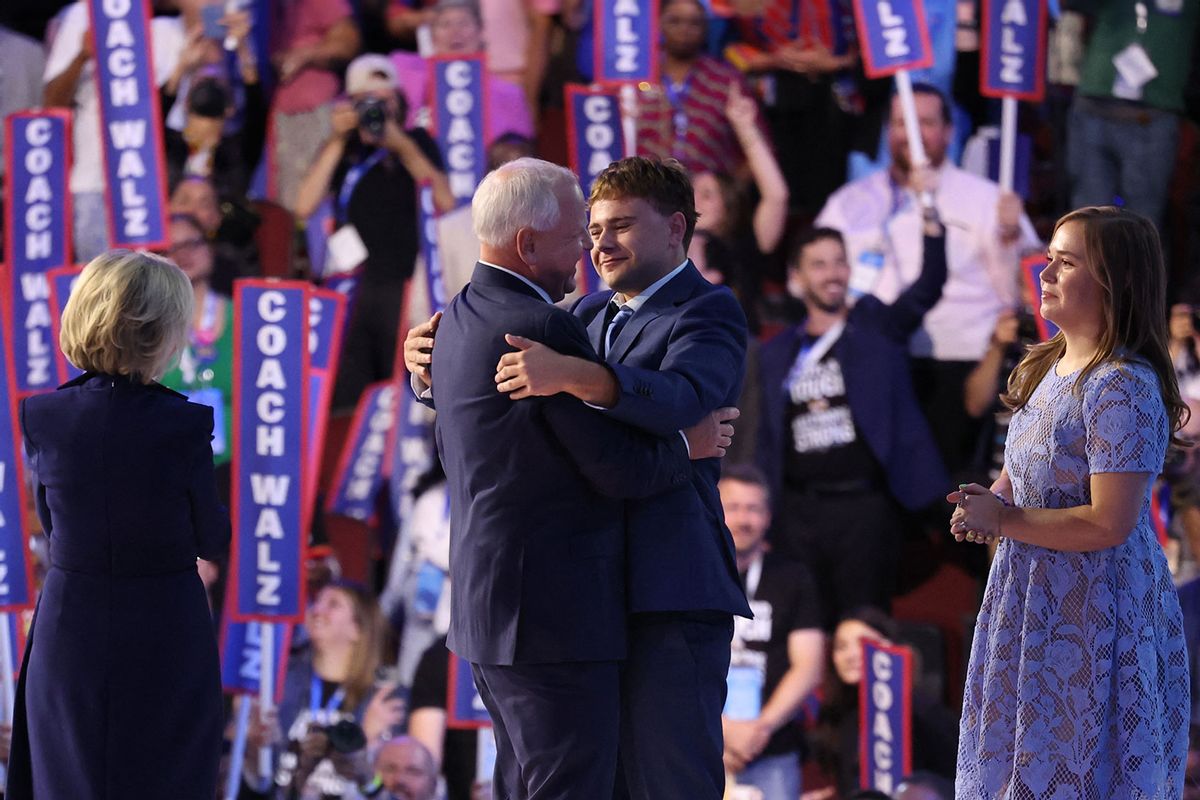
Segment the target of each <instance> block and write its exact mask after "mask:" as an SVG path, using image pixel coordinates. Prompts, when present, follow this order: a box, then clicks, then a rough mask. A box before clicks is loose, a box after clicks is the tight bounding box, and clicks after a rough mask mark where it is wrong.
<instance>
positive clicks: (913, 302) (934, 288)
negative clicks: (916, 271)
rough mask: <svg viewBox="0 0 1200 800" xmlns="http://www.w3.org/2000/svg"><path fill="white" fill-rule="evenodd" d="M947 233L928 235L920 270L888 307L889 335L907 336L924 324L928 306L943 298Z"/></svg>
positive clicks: (904, 338) (931, 306) (905, 337)
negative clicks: (943, 234)
mask: <svg viewBox="0 0 1200 800" xmlns="http://www.w3.org/2000/svg"><path fill="white" fill-rule="evenodd" d="M946 274H947V273H946V237H945V236H925V237H924V250H923V256H922V260H921V274H920V275H918V276H917V279H916V280H915V281H913V283H912V285H911V286H909V287H908V288H907V289H905V290H904V292H903V293H901V295H900V296H899V297H897V298H896V302H894V303H892V304H891V305H890V306H884V308H885V309H886V311H885V314H886V326H887V328H888V330H887V333H888V335H889V336H891V337H893V338H895V339H898V340H906V339H908V337H909V336H911V335H912V334H913V332H914V331H916V329H917V328H919V327H920V326H921V320H923V319H924V318H925V315H926V314H927V313H929V309H931V308H933V307H934V306H935V305H937V302H938V301H939V300H941V299H942V289H943V288H944V287H945V285H946Z"/></svg>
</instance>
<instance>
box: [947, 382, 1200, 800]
mask: <svg viewBox="0 0 1200 800" xmlns="http://www.w3.org/2000/svg"><path fill="white" fill-rule="evenodd" d="M1077 378H1078V373H1074V374H1071V375H1068V376H1065V377H1064V376H1059V375H1057V374H1055V371H1054V369H1053V368H1052V369H1051V370H1050V371H1049V372H1048V373H1047V374H1046V377H1045V378H1043V379H1042V382H1041V384H1040V385H1039V386H1038V387H1037V389H1036V390H1035V391H1034V393H1033V396H1032V397H1031V398H1030V400H1029V403H1028V404H1027V405H1026V406H1025V408H1023V409H1022V410H1020V411H1018V412H1017V413H1016V414H1015V415H1014V416H1013V419H1012V424H1011V426H1010V427H1009V431H1008V441H1007V444H1006V449H1005V463H1006V465H1007V468H1008V474H1009V477H1010V479H1011V480H1012V486H1013V499H1014V501H1015V504H1016V505H1018V506H1029V507H1040V508H1069V507H1071V506H1079V505H1084V504H1087V503H1090V502H1091V491H1090V485H1089V475H1091V474H1093V473H1102V472H1152V473H1156V474H1157V473H1158V472H1159V471H1160V470H1161V469H1162V465H1163V456H1164V454H1165V451H1166V447H1167V441H1168V438H1169V436H1168V421H1167V415H1166V410H1165V408H1164V406H1163V402H1162V398H1161V395H1160V393H1159V389H1158V379H1157V377H1156V376H1155V374H1154V371H1153V370H1152V369H1151V368H1150V367H1149V366H1148V365H1147V364H1145V363H1144V362H1141V361H1127V362H1123V363H1117V362H1109V363H1106V364H1104V365H1102V366H1100V367H1098V368H1097V369H1095V370H1093V371H1092V373H1091V374H1090V375H1089V376H1088V377H1087V379H1086V380H1085V381H1084V384H1083V387H1082V393H1079V392H1078V391H1076V390H1075V382H1076V379H1077ZM1187 670H1188V664H1187V652H1186V649H1185V646H1184V639H1183V617H1182V615H1181V614H1180V611H1179V600H1178V598H1177V597H1176V594H1175V587H1174V584H1173V583H1172V580H1171V575H1170V572H1169V571H1168V569H1167V563H1166V559H1165V558H1164V557H1163V553H1162V548H1161V547H1159V545H1158V542H1157V540H1156V538H1155V535H1154V529H1153V527H1152V526H1151V523H1150V495H1149V492H1147V495H1146V499H1145V501H1144V502H1143V504H1142V510H1141V513H1140V515H1139V516H1138V522H1137V525H1136V527H1134V529H1133V532H1132V533H1130V534H1129V538H1128V539H1126V540H1125V542H1124V543H1123V544H1121V545H1119V546H1117V547H1112V548H1109V549H1107V550H1100V551H1098V552H1092V553H1068V552H1062V551H1058V550H1051V549H1048V548H1045V547H1038V546H1035V545H1031V544H1024V543H1022V542H1015V541H1012V540H1011V539H1004V540H1002V541H1001V542H1000V545H999V547H998V548H997V551H996V559H995V561H994V563H993V564H992V570H991V574H990V575H989V577H988V583H987V589H986V590H985V592H984V596H983V606H982V608H981V609H980V611H979V618H978V621H977V623H976V628H975V640H974V642H973V643H972V645H971V660H970V666H969V667H968V671H967V679H966V695H965V697H964V698H963V712H962V721H961V723H960V732H959V749H958V774H957V785H956V791H955V797H956V798H958V800H968V799H969V800H976V798H987V800H993V799H994V798H1002V799H1003V800H1065V798H1071V799H1072V800H1075V798H1083V799H1086V800H1109V799H1110V798H1121V799H1122V800H1137V799H1139V798H1146V799H1147V800H1150V799H1151V798H1154V799H1155V800H1158V799H1159V798H1162V799H1164V800H1165V799H1166V798H1172V800H1173V799H1174V798H1178V797H1179V796H1180V795H1181V793H1182V791H1183V771H1184V762H1185V760H1186V757H1187V729H1188V717H1189V708H1190V706H1189V702H1188V671H1187Z"/></svg>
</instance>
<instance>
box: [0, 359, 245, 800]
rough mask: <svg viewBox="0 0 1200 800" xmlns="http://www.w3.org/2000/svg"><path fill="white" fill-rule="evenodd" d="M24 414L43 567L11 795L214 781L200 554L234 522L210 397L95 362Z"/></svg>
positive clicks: (217, 730)
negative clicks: (220, 481)
mask: <svg viewBox="0 0 1200 800" xmlns="http://www.w3.org/2000/svg"><path fill="white" fill-rule="evenodd" d="M20 414H21V416H20V420H21V430H22V432H23V435H24V439H25V448H26V451H27V452H28V454H29V462H30V470H31V473H32V477H33V485H34V490H35V494H34V497H35V501H36V504H37V511H38V515H39V517H40V518H41V520H42V527H43V529H44V530H45V532H46V535H47V538H48V540H49V545H50V569H49V571H48V572H47V574H46V579H45V583H44V584H43V587H42V592H41V596H40V598H39V600H38V610H37V614H36V615H35V617H34V623H33V628H32V630H31V631H30V637H29V642H28V644H27V645H26V649H25V658H24V664H23V665H22V668H21V678H20V681H19V683H18V688H17V698H16V708H15V710H14V721H13V745H12V760H11V761H10V764H9V770H10V772H9V784H8V795H7V796H8V797H11V798H28V797H33V796H37V797H39V798H40V797H96V796H98V795H101V794H110V795H111V796H114V797H174V798H181V799H184V798H194V799H195V800H199V798H202V797H212V796H213V792H215V791H216V788H217V786H216V784H217V769H216V767H217V761H218V759H219V758H220V754H221V676H220V664H219V661H218V657H217V642H216V636H215V634H214V631H213V623H212V615H211V614H210V612H209V610H208V602H207V599H206V598H205V594H204V586H203V584H202V583H201V582H200V578H199V576H198V575H197V573H196V557H197V556H200V557H202V558H207V559H216V558H220V557H221V556H222V555H224V553H225V550H226V548H227V547H228V544H229V535H230V527H229V516H228V514H226V512H225V509H224V508H223V507H222V506H221V504H220V502H219V501H218V499H217V488H216V481H215V479H214V477H213V463H212V448H211V446H210V444H209V442H210V439H211V436H212V430H213V413H212V409H210V408H208V407H206V406H202V405H197V404H195V403H189V402H188V400H187V398H186V397H184V396H183V395H181V394H177V393H175V392H173V391H171V390H170V389H166V388H164V387H162V386H159V385H157V384H150V385H142V384H140V383H137V382H136V381H131V380H130V379H129V378H126V377H121V376H115V375H100V374H94V373H86V374H84V375H83V376H81V377H79V378H76V379H75V380H73V381H71V382H70V383H67V384H65V385H63V386H61V387H59V390H58V391H57V392H49V393H46V394H40V395H36V396H33V397H29V398H27V399H25V400H24V401H22V402H21V406H20ZM10 480H11V478H10ZM31 676H33V678H32V679H29V678H30V677H31ZM27 679H29V680H27ZM181 725H182V726H184V727H185V728H186V731H187V732H186V735H180V734H178V733H176V731H178V730H180V728H181ZM31 748H32V749H31ZM125 748H129V749H128V751H126V750H125ZM118 750H119V751H120V752H121V753H122V755H121V756H120V757H119V758H114V757H113V754H114V753H115V752H118ZM35 786H36V792H35V790H34V787H35Z"/></svg>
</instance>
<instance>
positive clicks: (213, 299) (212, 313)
mask: <svg viewBox="0 0 1200 800" xmlns="http://www.w3.org/2000/svg"><path fill="white" fill-rule="evenodd" d="M217 307H218V303H217V293H216V292H214V291H211V290H209V291H208V292H207V293H206V294H205V295H204V308H203V309H201V311H200V326H199V327H198V328H196V330H194V331H193V332H192V341H193V342H195V343H196V344H197V345H198V346H200V347H211V346H212V345H213V343H214V342H216V341H217Z"/></svg>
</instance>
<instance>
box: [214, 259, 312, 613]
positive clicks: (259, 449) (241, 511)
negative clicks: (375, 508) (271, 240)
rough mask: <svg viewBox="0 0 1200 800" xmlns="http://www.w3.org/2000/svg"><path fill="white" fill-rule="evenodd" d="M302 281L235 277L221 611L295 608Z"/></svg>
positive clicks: (301, 524)
mask: <svg viewBox="0 0 1200 800" xmlns="http://www.w3.org/2000/svg"><path fill="white" fill-rule="evenodd" d="M307 287H308V284H306V283H302V282H298V281H264V280H239V281H235V283H234V295H233V310H234V313H233V347H234V349H233V480H232V484H233V491H232V498H231V499H232V503H231V505H232V509H231V517H232V518H233V548H232V557H231V564H230V578H229V579H230V581H232V582H233V583H234V584H235V585H236V587H237V589H236V591H235V592H234V596H233V603H232V604H231V606H230V609H229V613H230V616H231V618H232V619H234V620H237V621H249V620H258V621H263V622H285V621H292V622H299V621H300V619H301V618H302V617H303V614H304V570H303V565H304V547H305V542H306V541H307V539H308V522H309V518H310V514H309V513H306V511H305V508H304V502H303V500H304V497H303V495H304V490H305V482H304V476H305V472H306V469H305V468H304V464H305V458H304V456H305V455H306V454H307V451H306V450H305V443H306V440H307V438H308V435H307V434H308V431H307V422H308V409H307V405H308V368H309V354H308V313H309V312H308V290H307Z"/></svg>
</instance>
